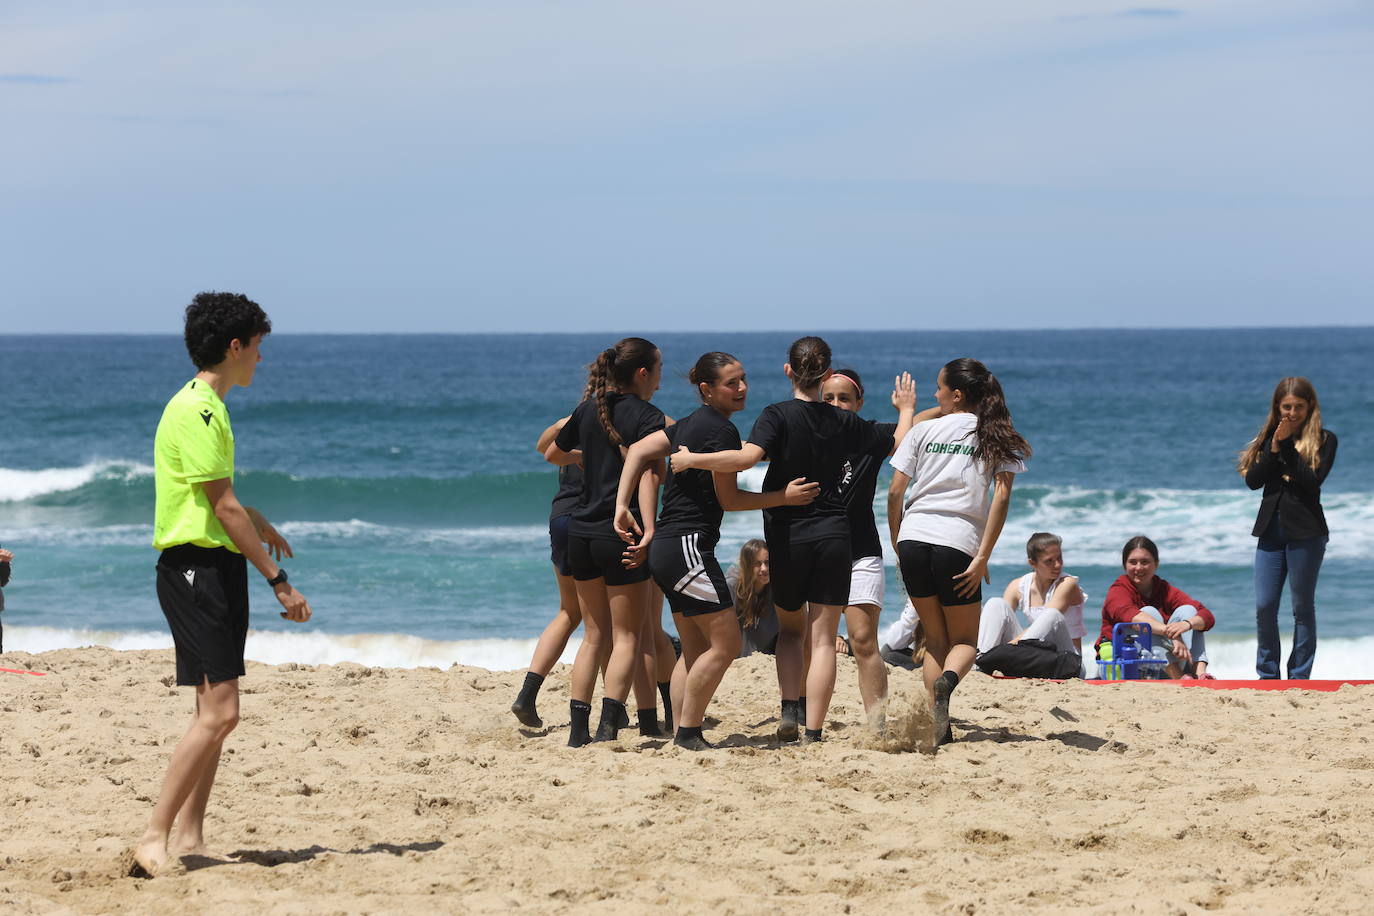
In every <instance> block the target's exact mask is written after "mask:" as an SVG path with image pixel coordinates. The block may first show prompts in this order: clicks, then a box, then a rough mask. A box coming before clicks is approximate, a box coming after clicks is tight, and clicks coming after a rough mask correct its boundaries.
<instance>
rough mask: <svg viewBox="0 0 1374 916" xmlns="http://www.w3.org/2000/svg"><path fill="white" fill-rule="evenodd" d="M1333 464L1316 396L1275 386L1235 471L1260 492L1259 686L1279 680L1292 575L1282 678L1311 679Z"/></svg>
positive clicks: (1300, 384) (1285, 384)
mask: <svg viewBox="0 0 1374 916" xmlns="http://www.w3.org/2000/svg"><path fill="white" fill-rule="evenodd" d="M1335 460H1336V434H1335V433H1333V432H1331V431H1330V430H1329V429H1322V411H1321V405H1319V404H1318V403H1317V392H1316V389H1314V388H1313V387H1312V383H1311V382H1309V381H1308V380H1307V379H1305V378H1301V377H1289V378H1285V379H1281V380H1280V381H1279V384H1278V387H1276V388H1275V389H1274V397H1273V400H1272V401H1271V402H1270V405H1269V417H1268V418H1267V419H1266V420H1265V421H1264V426H1263V427H1262V428H1261V429H1260V432H1259V435H1257V436H1255V438H1254V439H1253V440H1251V442H1250V444H1249V445H1247V446H1246V447H1245V450H1244V451H1243V452H1241V453H1240V462H1239V465H1238V468H1239V470H1240V473H1241V476H1242V477H1244V478H1245V483H1246V485H1247V486H1249V487H1250V489H1252V490H1258V489H1259V488H1260V487H1263V488H1264V497H1263V499H1262V500H1261V501H1260V508H1259V516H1258V518H1256V519H1255V528H1254V531H1252V532H1251V533H1252V534H1254V536H1255V537H1257V538H1259V545H1258V549H1256V551H1255V623H1256V626H1257V628H1258V644H1259V648H1258V651H1257V653H1256V656H1255V670H1256V672H1258V674H1259V676H1260V677H1261V678H1263V679H1274V678H1277V677H1278V676H1279V655H1280V653H1281V647H1280V645H1279V598H1280V596H1281V595H1282V593H1283V582H1284V579H1286V578H1288V577H1290V576H1291V579H1290V581H1289V586H1288V588H1289V595H1290V597H1291V600H1292V604H1293V650H1292V652H1290V653H1289V656H1288V677H1289V678H1291V679H1295V680H1297V679H1305V678H1309V677H1311V676H1312V661H1313V659H1314V658H1315V657H1316V654H1317V606H1316V597H1315V596H1316V591H1317V573H1318V572H1320V571H1321V566H1322V557H1323V556H1324V555H1325V553H1326V541H1327V533H1328V532H1327V528H1326V516H1325V515H1324V514H1323V513H1322V503H1321V495H1322V481H1324V480H1326V475H1327V474H1329V473H1331V465H1332V463H1333V462H1334V461H1335Z"/></svg>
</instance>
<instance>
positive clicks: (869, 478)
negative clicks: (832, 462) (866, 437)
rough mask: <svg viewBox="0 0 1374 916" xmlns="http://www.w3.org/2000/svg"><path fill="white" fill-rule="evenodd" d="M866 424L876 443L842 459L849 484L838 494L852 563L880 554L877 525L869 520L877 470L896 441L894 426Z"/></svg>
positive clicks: (875, 423)
mask: <svg viewBox="0 0 1374 916" xmlns="http://www.w3.org/2000/svg"><path fill="white" fill-rule="evenodd" d="M866 422H868V423H870V424H871V425H872V426H873V428H874V429H875V430H876V431H877V432H878V441H877V442H876V443H875V444H874V446H873V448H872V450H870V451H868V452H863V453H859V454H855V455H850V456H849V457H848V458H847V459H846V461H845V464H846V466H847V467H846V472H845V473H846V475H847V476H848V477H849V478H850V481H849V484H848V486H846V487H844V488H843V491H842V496H843V498H844V500H845V502H846V503H847V504H848V506H849V549H850V558H851V559H854V560H861V559H863V558H864V557H880V556H882V555H883V546H882V540H881V539H880V538H879V537H878V524H877V522H876V521H875V520H874V518H873V494H874V493H875V492H876V491H877V488H878V471H879V470H881V469H882V466H883V461H884V460H886V458H887V456H888V455H890V454H892V446H893V445H894V444H895V443H896V441H897V440H896V435H897V424H896V423H879V422H877V421H876V420H868V421H866Z"/></svg>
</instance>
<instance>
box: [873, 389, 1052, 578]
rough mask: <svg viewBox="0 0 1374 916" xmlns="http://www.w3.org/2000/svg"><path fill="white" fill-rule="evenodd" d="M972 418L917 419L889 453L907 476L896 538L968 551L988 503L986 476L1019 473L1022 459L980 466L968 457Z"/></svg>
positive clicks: (974, 440) (979, 535)
mask: <svg viewBox="0 0 1374 916" xmlns="http://www.w3.org/2000/svg"><path fill="white" fill-rule="evenodd" d="M977 428H978V418H977V417H975V416H974V415H973V414H971V413H951V414H946V415H945V416H943V417H936V418H935V419H933V420H926V421H925V422H923V423H917V424H916V425H915V426H913V427H912V428H911V431H910V432H908V433H907V434H906V438H904V439H903V440H902V442H901V444H900V445H898V446H897V451H896V452H894V453H893V455H892V462H891V463H892V466H893V467H894V468H896V469H897V470H899V471H901V472H902V473H903V474H906V475H907V476H908V477H910V478H911V486H910V487H908V488H907V492H906V502H905V504H904V506H905V508H904V509H903V512H902V526H901V528H900V529H899V530H898V532H897V540H898V541H924V542H925V543H927V544H939V545H941V546H943V547H953V548H954V549H955V550H960V551H963V552H964V553H966V554H968V555H969V556H972V555H973V554H975V553H977V552H978V545H979V544H980V543H981V542H982V540H983V528H984V526H986V525H987V521H988V512H989V511H990V509H991V506H992V495H991V492H990V491H991V489H992V479H993V477H994V476H995V475H996V474H997V473H999V472H1001V471H1010V472H1012V473H1013V474H1019V473H1021V472H1022V471H1024V470H1025V469H1026V463H1025V462H1024V461H1019V460H1018V461H1011V462H1007V463H1005V464H1001V465H998V466H997V467H995V468H990V469H988V468H984V467H983V466H982V464H981V462H977V461H974V460H973V450H974V448H976V447H977V445H978V434H977V433H976V432H975V430H976V429H977Z"/></svg>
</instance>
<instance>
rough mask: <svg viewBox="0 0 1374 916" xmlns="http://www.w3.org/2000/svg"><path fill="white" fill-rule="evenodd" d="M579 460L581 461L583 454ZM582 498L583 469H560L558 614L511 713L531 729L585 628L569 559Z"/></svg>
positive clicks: (555, 512)
mask: <svg viewBox="0 0 1374 916" xmlns="http://www.w3.org/2000/svg"><path fill="white" fill-rule="evenodd" d="M568 419H569V418H568V417H564V418H563V419H561V420H559V421H558V422H556V423H554V424H553V425H552V426H550V427H549V428H548V429H546V430H544V432H543V433H541V434H540V436H539V441H538V442H537V443H536V444H535V448H536V449H538V450H539V454H541V455H542V454H544V452H545V451H547V450H548V447H549V446H550V445H552V444H553V440H554V437H555V436H557V435H558V432H559V430H561V429H562V428H563V426H564V425H565V424H566V423H567V422H568ZM578 458H579V459H580V458H581V455H580V454H579V455H578ZM581 498H582V465H580V464H566V465H564V466H562V467H560V468H559V469H558V492H557V493H556V494H555V495H554V497H553V504H552V506H551V507H550V509H549V551H550V555H551V557H552V560H553V577H554V581H555V582H557V583H558V613H556V614H554V616H553V620H550V621H549V624H548V626H546V627H545V628H544V632H542V633H540V634H539V641H538V642H537V643H536V644H535V647H534V655H533V656H532V657H531V658H530V668H529V670H528V671H526V672H525V683H524V684H523V685H522V686H521V688H520V694H519V695H518V696H517V697H516V698H515V702H514V703H512V704H511V706H510V710H511V712H513V713H515V717H516V718H517V719H519V720H520V723H521V724H522V725H527V726H529V727H530V728H542V727H543V725H544V720H543V719H541V718H539V712H538V710H537V709H536V708H535V702H536V700H537V699H538V698H539V688H540V687H542V686H543V684H544V678H546V677H548V675H549V671H550V670H551V669H552V668H553V666H554V665H555V664H557V663H558V658H559V656H561V655H562V654H563V650H564V649H566V648H567V646H568V640H569V639H570V638H572V635H573V633H575V632H576V631H577V628H578V627H579V626H581V624H582V606H581V605H580V604H578V602H577V585H576V582H575V580H574V579H573V575H572V562H571V561H570V560H569V559H568V525H569V524H570V523H571V522H572V513H573V510H574V509H576V508H577V504H578V502H579V501H580V500H581ZM602 649H603V651H602V658H601V659H600V661H599V663H598V665H597V667H598V668H600V669H604V668H605V666H606V658H605V656H606V650H609V649H610V645H609V644H605V645H603V646H602Z"/></svg>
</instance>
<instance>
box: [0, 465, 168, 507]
mask: <svg viewBox="0 0 1374 916" xmlns="http://www.w3.org/2000/svg"><path fill="white" fill-rule="evenodd" d="M152 474H153V469H152V467H150V466H148V465H144V464H136V463H133V462H129V461H93V462H91V463H89V464H83V465H81V466H80V467H72V468H43V469H41V470H37V471H25V470H19V469H17V468H0V503H6V502H20V501H22V500H26V499H33V498H34V497H35V496H45V495H47V494H49V493H63V492H66V491H69V490H76V489H80V488H81V487H83V486H85V485H86V484H88V483H90V482H91V481H92V480H95V479H96V478H98V477H102V476H104V477H114V478H118V479H121V480H133V479H135V478H138V477H151V476H152Z"/></svg>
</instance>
